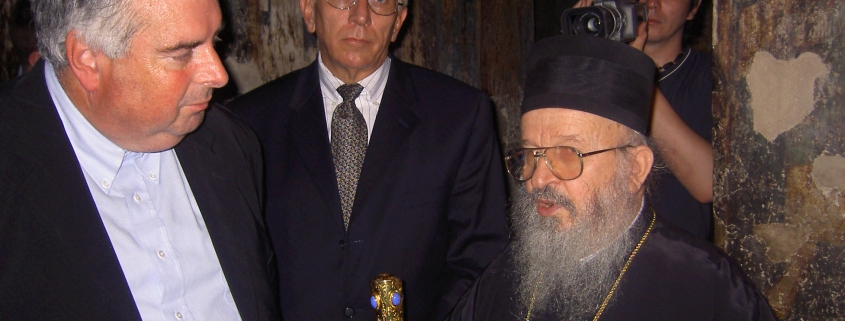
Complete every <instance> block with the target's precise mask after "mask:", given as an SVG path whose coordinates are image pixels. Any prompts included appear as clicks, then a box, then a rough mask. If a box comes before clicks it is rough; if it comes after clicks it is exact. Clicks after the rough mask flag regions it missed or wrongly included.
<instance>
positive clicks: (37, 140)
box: [17, 61, 140, 320]
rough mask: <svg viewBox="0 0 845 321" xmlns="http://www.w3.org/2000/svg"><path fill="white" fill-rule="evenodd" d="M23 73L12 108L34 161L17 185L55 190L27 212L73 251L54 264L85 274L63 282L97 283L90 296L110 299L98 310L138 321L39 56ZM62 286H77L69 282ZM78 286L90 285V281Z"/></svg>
mask: <svg viewBox="0 0 845 321" xmlns="http://www.w3.org/2000/svg"><path fill="white" fill-rule="evenodd" d="M23 77H24V78H22V79H21V80H20V83H19V84H18V88H22V89H21V90H20V91H19V92H20V93H21V95H20V96H19V97H20V100H21V104H20V105H19V106H17V107H18V108H21V110H22V111H20V114H21V115H23V116H22V117H21V118H24V119H21V123H22V124H28V126H25V127H26V128H24V129H23V130H22V131H21V132H19V133H18V134H19V135H20V139H21V140H23V141H27V140H28V141H31V142H32V146H33V149H32V151H33V152H32V154H31V155H24V157H25V158H26V159H27V161H29V160H32V162H31V163H32V164H37V165H34V166H33V167H31V171H30V173H28V174H26V175H24V176H25V177H24V178H23V179H22V181H21V185H20V186H21V187H22V190H30V188H31V190H33V191H39V192H37V193H33V194H32V195H28V196H29V197H33V198H37V197H43V196H47V195H38V194H39V193H40V191H54V193H51V194H50V195H49V197H50V201H49V202H45V201H44V200H42V199H39V200H37V201H35V202H32V205H33V206H36V207H39V208H38V209H36V208H33V209H32V211H31V213H33V215H44V218H43V222H46V223H48V224H49V226H43V228H44V229H45V230H46V231H44V233H56V234H57V235H58V239H61V240H63V241H64V243H63V245H64V247H65V253H67V254H70V253H72V254H73V256H74V260H72V261H69V262H57V264H59V265H64V264H67V265H65V267H64V268H65V269H66V270H67V271H69V273H74V272H77V273H78V272H84V273H85V274H83V275H75V276H73V277H68V278H67V280H63V281H65V282H73V281H80V280H82V281H83V282H89V283H95V284H97V286H96V287H95V288H97V289H98V290H100V291H99V292H98V293H90V295H92V296H97V295H105V294H106V293H107V294H108V297H107V298H106V297H98V299H102V302H109V304H108V306H104V307H103V309H105V310H107V311H111V313H112V314H113V315H114V316H118V319H125V320H131V319H135V320H140V314H139V313H138V309H137V307H136V306H135V300H134V299H133V297H132V293H131V292H130V290H129V285H128V284H127V283H126V278H125V276H124V275H123V269H122V268H121V267H120V262H119V261H118V259H117V255H116V254H115V252H114V249H113V247H112V244H111V239H110V238H109V236H108V232H107V231H106V228H105V226H104V225H103V221H102V219H101V218H100V215H99V211H98V210H97V206H96V204H95V203H94V198H93V197H92V196H91V193H90V191H89V189H88V184H87V183H86V180H85V176H84V175H83V173H82V168H81V167H80V165H79V161H78V160H77V159H76V153H75V152H74V151H73V147H72V146H71V144H70V141H69V140H68V138H67V135H66V134H65V130H64V125H63V124H62V122H61V118H59V115H58V112H57V111H56V107H55V105H54V104H53V102H52V100H51V99H50V94H49V91H48V90H47V86H46V82H45V79H44V63H43V61H41V62H39V63H38V64H37V65H36V66H35V67H34V69H33V70H32V71H31V72H30V73H28V74H27V75H25V76H23ZM42 185H43V186H42ZM24 193H26V192H24ZM36 213H37V214H36ZM66 256H67V255H57V256H56V257H66ZM71 280H72V281H71ZM66 286H69V287H71V288H73V287H77V286H76V285H74V284H72V283H70V284H66ZM81 287H82V288H92V287H91V286H90V285H84V286H81Z"/></svg>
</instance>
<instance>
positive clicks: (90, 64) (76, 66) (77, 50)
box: [65, 30, 101, 92]
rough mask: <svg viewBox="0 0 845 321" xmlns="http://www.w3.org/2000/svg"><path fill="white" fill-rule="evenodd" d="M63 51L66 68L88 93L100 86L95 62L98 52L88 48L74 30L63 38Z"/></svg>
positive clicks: (98, 70) (98, 71) (98, 68)
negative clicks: (64, 51) (65, 56)
mask: <svg viewBox="0 0 845 321" xmlns="http://www.w3.org/2000/svg"><path fill="white" fill-rule="evenodd" d="M65 50H66V51H67V52H66V55H67V62H68V68H69V69H70V72H72V73H73V75H74V76H75V77H76V79H77V80H78V81H79V84H80V85H82V87H83V88H85V90H86V91H88V92H94V91H96V90H97V88H98V87H99V85H100V67H101V66H99V65H98V62H97V56H98V55H100V53H99V52H97V51H95V50H94V49H92V48H91V47H89V46H88V44H86V43H85V42H84V41H83V40H82V39H81V38H79V33H78V32H77V31H76V30H72V31H71V32H69V33H68V34H67V37H66V38H65Z"/></svg>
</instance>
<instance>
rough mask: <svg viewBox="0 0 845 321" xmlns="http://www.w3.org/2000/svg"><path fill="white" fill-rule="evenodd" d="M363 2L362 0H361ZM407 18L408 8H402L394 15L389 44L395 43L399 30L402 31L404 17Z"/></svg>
mask: <svg viewBox="0 0 845 321" xmlns="http://www.w3.org/2000/svg"><path fill="white" fill-rule="evenodd" d="M362 1H363V0H362ZM407 16H408V7H406V6H402V8H401V9H399V12H398V13H397V14H396V22H395V23H393V34H392V35H390V42H394V41H396V37H398V36H399V30H402V24H403V23H404V22H405V17H407Z"/></svg>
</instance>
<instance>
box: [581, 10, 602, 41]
mask: <svg viewBox="0 0 845 321" xmlns="http://www.w3.org/2000/svg"><path fill="white" fill-rule="evenodd" d="M576 29H577V30H578V34H582V35H588V36H598V35H600V34H603V31H604V29H603V27H602V19H601V17H599V16H598V15H596V14H595V13H592V12H590V13H586V14H584V15H583V16H581V17H579V19H578V25H577V27H576Z"/></svg>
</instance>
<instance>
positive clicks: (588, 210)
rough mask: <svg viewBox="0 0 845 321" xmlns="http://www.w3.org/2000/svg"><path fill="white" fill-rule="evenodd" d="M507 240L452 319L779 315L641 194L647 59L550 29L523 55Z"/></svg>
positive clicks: (650, 159) (648, 162) (649, 83)
mask: <svg viewBox="0 0 845 321" xmlns="http://www.w3.org/2000/svg"><path fill="white" fill-rule="evenodd" d="M526 72H527V74H526V75H527V77H526V85H525V88H524V90H525V93H524V98H523V102H522V106H521V109H522V140H521V146H520V148H519V149H516V150H513V151H511V152H509V153H508V155H507V156H506V164H507V168H508V171H509V172H510V174H511V175H512V176H513V177H514V178H515V179H516V180H517V181H518V182H521V183H522V184H521V188H518V190H517V191H516V192H515V194H514V196H513V197H514V199H513V203H514V208H513V213H512V215H513V227H514V234H515V238H514V240H513V242H512V243H511V245H510V247H509V248H508V249H507V250H506V251H505V252H503V253H502V254H501V255H500V256H499V257H498V258H497V259H496V260H495V261H493V263H491V264H490V266H489V267H488V268H487V270H486V271H485V273H484V274H483V275H482V276H481V278H479V279H478V280H477V282H476V284H475V285H474V286H473V287H472V288H471V289H470V291H469V292H468V293H467V294H466V295H465V296H464V297H463V299H462V301H461V302H460V303H459V304H458V306H457V307H456V309H455V310H454V313H453V315H452V319H453V320H602V321H606V320H775V318H774V316H773V314H772V311H771V309H770V308H769V306H768V304H767V302H766V300H765V299H764V298H763V296H762V295H761V294H760V293H759V292H758V291H757V290H756V289H755V287H754V286H753V285H752V284H751V283H750V281H749V280H748V279H747V278H746V276H745V275H744V274H743V272H742V271H741V270H740V268H739V267H738V266H737V265H736V264H735V263H733V262H732V261H731V260H730V259H729V258H728V257H727V256H726V255H725V254H724V253H722V252H721V251H720V250H719V249H717V248H716V247H715V246H713V245H712V244H710V243H707V242H706V241H703V240H700V239H698V238H695V237H693V236H691V235H689V234H687V233H686V232H683V231H681V230H679V229H678V228H677V227H675V226H673V225H671V224H670V223H667V222H665V221H664V220H663V219H662V218H661V217H660V216H658V215H656V214H655V213H654V211H653V210H652V209H651V208H650V207H649V206H648V204H646V202H645V200H644V199H645V193H646V190H647V189H649V188H648V187H649V178H650V174H651V172H652V168H653V165H654V162H655V153H654V150H655V149H654V148H652V147H650V145H649V142H648V139H647V138H646V136H645V134H646V131H647V128H648V120H649V114H650V106H651V98H652V90H653V87H654V81H653V79H654V78H653V77H654V72H655V67H654V62H652V60H651V59H650V58H649V57H648V56H646V55H645V54H643V53H642V52H640V51H638V50H636V49H635V48H633V47H631V46H629V45H626V44H624V43H619V42H615V41H610V40H606V39H601V38H595V37H587V36H559V37H555V38H548V39H545V40H543V41H541V42H539V43H538V44H537V45H535V47H534V51H533V52H532V54H531V56H530V58H529V60H528V62H527V68H526Z"/></svg>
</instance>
